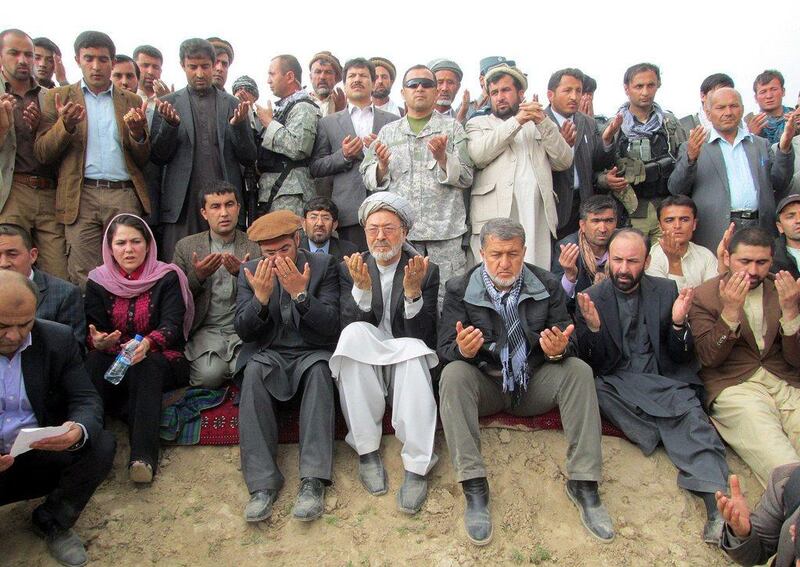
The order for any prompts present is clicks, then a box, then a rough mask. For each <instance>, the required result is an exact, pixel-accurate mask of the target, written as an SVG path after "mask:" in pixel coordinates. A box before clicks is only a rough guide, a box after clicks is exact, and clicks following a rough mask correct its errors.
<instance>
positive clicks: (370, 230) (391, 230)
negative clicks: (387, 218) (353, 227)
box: [364, 224, 400, 236]
mask: <svg viewBox="0 0 800 567" xmlns="http://www.w3.org/2000/svg"><path fill="white" fill-rule="evenodd" d="M398 230H400V227H399V226H394V225H391V224H389V225H386V226H368V227H366V228H364V232H366V233H367V234H369V235H370V236H378V233H379V232H381V231H383V235H384V236H394V235H395V234H397V231H398Z"/></svg>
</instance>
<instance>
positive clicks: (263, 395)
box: [239, 361, 336, 494]
mask: <svg viewBox="0 0 800 567" xmlns="http://www.w3.org/2000/svg"><path fill="white" fill-rule="evenodd" d="M257 366H258V363H254V362H253V361H251V362H250V363H248V365H247V366H246V367H245V369H244V378H243V380H242V396H241V401H240V403H239V435H240V438H239V450H240V453H241V458H242V474H243V475H244V481H245V483H246V484H247V490H248V491H249V492H250V494H252V493H254V492H256V491H257V490H267V489H272V490H280V488H281V487H282V486H283V474H282V473H281V471H280V469H278V462H277V457H278V421H277V419H276V417H275V404H276V401H275V398H273V397H272V396H271V395H270V393H269V391H268V390H267V388H266V386H265V384H264V378H263V373H262V371H261V369H259V368H257ZM297 395H300V396H302V399H301V401H300V478H308V477H314V478H320V479H322V480H324V481H330V479H331V477H332V474H333V471H332V467H333V430H334V418H335V412H336V407H335V405H334V398H333V379H332V378H331V370H330V368H329V367H328V363H327V362H325V361H320V362H316V363H314V364H313V365H312V366H311V367H310V368H309V369H308V370H306V371H305V372H304V373H303V376H302V378H301V379H300V385H299V387H298V389H297Z"/></svg>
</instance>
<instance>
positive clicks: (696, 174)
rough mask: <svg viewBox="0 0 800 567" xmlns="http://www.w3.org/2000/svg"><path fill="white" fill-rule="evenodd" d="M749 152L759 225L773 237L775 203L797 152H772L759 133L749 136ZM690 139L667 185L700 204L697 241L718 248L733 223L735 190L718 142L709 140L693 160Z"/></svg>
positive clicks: (745, 145) (676, 193) (747, 147)
mask: <svg viewBox="0 0 800 567" xmlns="http://www.w3.org/2000/svg"><path fill="white" fill-rule="evenodd" d="M742 143H743V144H744V149H745V153H746V154H747V159H748V161H749V162H750V173H751V175H752V176H753V183H754V184H755V187H756V191H757V192H758V224H759V226H761V228H763V229H765V230H767V231H768V232H769V233H770V234H772V235H773V236H777V229H776V228H775V204H776V203H777V202H778V201H779V200H780V199H782V198H783V197H784V195H785V193H786V188H787V187H788V185H789V181H790V180H791V177H792V171H793V170H794V152H789V153H788V154H784V153H783V152H781V151H780V150H778V151H777V152H776V153H773V152H772V148H770V145H769V142H768V141H767V140H765V139H764V138H761V137H759V136H753V138H752V139H749V138H748V139H745V140H744V142H742ZM687 144H688V142H684V143H683V144H681V148H680V155H679V156H678V161H677V163H676V164H675V170H674V171H673V172H672V175H670V177H669V182H668V184H667V186H668V187H669V192H670V193H672V194H673V195H689V196H690V197H691V198H692V199H694V202H695V203H696V204H697V217H698V223H697V230H696V231H695V232H694V239H693V240H694V242H695V244H699V245H700V246H705V247H706V248H708V249H709V250H716V249H717V245H718V244H719V241H720V240H721V239H722V235H723V233H724V232H725V229H726V228H728V225H729V224H730V212H731V207H730V202H731V192H730V187H729V186H728V174H727V170H726V168H725V160H724V158H723V157H722V150H720V148H719V145H718V143H717V142H716V141H714V142H711V143H709V142H706V143H705V144H704V145H703V149H702V150H701V151H700V155H699V156H698V158H697V161H696V162H695V163H693V164H690V163H689V158H688V157H687V156H686V148H687Z"/></svg>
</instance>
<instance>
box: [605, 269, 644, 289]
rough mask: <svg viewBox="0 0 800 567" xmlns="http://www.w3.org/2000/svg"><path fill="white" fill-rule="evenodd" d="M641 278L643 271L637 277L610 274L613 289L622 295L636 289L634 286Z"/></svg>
mask: <svg viewBox="0 0 800 567" xmlns="http://www.w3.org/2000/svg"><path fill="white" fill-rule="evenodd" d="M621 276H622V277H621ZM642 277H644V270H642V271H641V272H639V275H637V276H635V277H634V276H632V275H631V274H618V273H615V272H611V281H612V282H613V283H614V287H615V288H617V289H618V290H620V291H621V292H623V293H628V292H629V291H632V290H634V289H636V286H638V285H639V282H640V281H642Z"/></svg>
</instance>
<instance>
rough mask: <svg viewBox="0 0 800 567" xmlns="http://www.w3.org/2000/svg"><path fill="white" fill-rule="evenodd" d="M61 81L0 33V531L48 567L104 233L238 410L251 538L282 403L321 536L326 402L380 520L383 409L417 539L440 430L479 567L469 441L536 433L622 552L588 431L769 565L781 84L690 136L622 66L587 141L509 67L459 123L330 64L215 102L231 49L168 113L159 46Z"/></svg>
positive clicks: (426, 84) (111, 55)
mask: <svg viewBox="0 0 800 567" xmlns="http://www.w3.org/2000/svg"><path fill="white" fill-rule="evenodd" d="M74 56H75V61H76V63H77V64H78V66H79V67H80V69H81V74H82V77H81V79H80V80H79V81H76V82H73V83H69V82H68V81H67V79H66V74H65V71H64V66H63V63H62V59H61V57H62V56H61V51H60V50H59V48H58V46H56V45H55V44H54V43H53V42H52V41H50V40H48V39H47V38H35V39H34V38H31V37H30V36H29V35H28V34H26V33H25V32H23V31H21V30H16V29H10V30H5V31H3V32H0V61H1V63H2V70H0V78H2V80H0V268H3V269H6V270H9V271H11V272H17V273H18V275H17V276H14V275H13V274H8V273H5V272H0V295H2V298H1V299H2V301H0V355H1V356H0V386H1V387H2V389H0V401H2V402H3V403H2V408H3V410H2V415H3V417H4V419H2V420H0V504H4V503H6V502H10V501H16V500H20V499H25V498H30V497H32V496H35V495H41V494H46V495H47V499H46V500H45V501H44V503H43V504H42V505H41V506H40V507H38V508H37V509H36V511H35V512H34V525H35V526H36V527H37V529H38V530H39V531H41V532H42V533H43V534H44V536H45V537H46V539H47V542H48V548H49V549H50V551H51V553H52V554H53V555H54V556H55V557H57V558H58V559H59V560H60V561H62V562H63V563H64V564H68V565H82V564H84V563H85V562H86V561H87V557H86V554H85V550H84V548H83V545H82V543H81V542H80V539H79V538H78V537H77V536H76V535H75V534H74V533H73V532H72V530H71V527H72V525H73V524H74V523H75V520H76V519H77V517H78V515H79V513H80V511H81V510H82V509H83V507H84V506H85V505H86V503H87V502H88V500H89V497H90V496H91V493H92V492H93V491H94V489H95V488H96V487H97V485H99V483H100V482H101V481H102V479H103V478H104V476H105V475H106V474H107V472H108V470H109V468H110V466H111V456H113V452H114V444H113V439H112V438H111V437H110V436H109V435H108V434H107V433H106V432H104V431H103V429H102V420H103V410H102V404H101V403H100V399H99V397H98V396H97V394H96V392H94V391H93V386H92V384H91V382H89V381H88V379H87V378H86V376H85V372H84V370H83V369H82V366H81V365H82V362H81V357H82V353H83V349H84V347H85V344H86V332H87V329H86V321H85V316H84V311H83V308H82V299H81V293H82V290H83V289H84V288H85V286H86V280H87V274H88V273H89V271H90V270H92V269H93V268H95V267H96V266H97V265H98V264H99V263H100V257H101V253H100V251H101V244H102V239H103V235H104V231H105V228H106V226H107V225H108V223H109V221H110V220H111V219H112V218H114V217H115V216H116V215H118V214H120V213H130V214H134V215H139V216H143V217H145V218H146V219H147V222H148V224H149V225H150V226H151V227H152V228H153V231H154V232H155V234H156V237H157V240H158V243H159V244H158V250H159V252H160V254H161V256H162V257H163V259H164V260H165V261H169V262H174V263H175V264H176V265H177V266H178V267H179V268H180V269H181V270H183V272H185V274H186V276H187V278H188V284H189V288H190V290H191V292H192V295H193V301H194V304H195V305H194V313H195V317H194V322H193V325H192V330H191V334H190V336H189V341H188V342H187V344H186V348H185V352H184V355H185V357H186V359H187V360H188V361H189V363H190V368H191V371H190V383H191V385H192V386H194V387H197V388H206V389H214V388H219V387H220V386H221V385H222V384H223V383H224V382H225V381H227V380H231V379H233V380H234V381H235V382H236V383H237V384H238V385H239V386H240V387H241V400H240V405H239V411H240V442H241V459H242V473H243V476H244V479H245V483H246V485H247V490H248V492H249V494H250V498H249V501H248V503H247V505H246V507H245V510H244V515H245V519H246V520H247V521H249V522H258V521H263V520H265V519H267V518H268V517H269V516H270V515H271V512H272V505H273V503H274V502H275V500H276V498H277V494H278V491H279V490H280V489H281V488H282V485H283V475H282V474H281V472H280V470H279V469H278V467H277V460H276V456H277V451H278V446H277V439H278V425H277V419H276V414H275V411H276V409H275V408H276V402H287V401H289V400H292V399H296V398H298V397H299V398H300V410H299V411H300V417H299V419H300V478H301V484H300V487H299V489H298V495H297V499H296V502H295V505H294V509H293V515H294V517H295V518H297V519H299V520H301V521H311V520H315V519H317V518H319V517H320V516H321V515H322V513H323V510H324V495H325V487H326V486H327V485H329V484H330V483H331V480H332V478H333V429H334V427H333V425H334V416H335V411H336V407H335V404H336V397H335V396H334V388H335V389H337V390H338V398H339V404H340V406H341V407H340V409H341V412H342V414H343V415H344V418H345V420H346V422H347V426H348V435H347V442H348V444H349V445H350V446H351V447H353V449H354V450H355V451H356V453H357V454H358V458H359V478H360V481H361V483H362V484H363V485H364V487H365V488H366V490H367V491H368V492H369V493H370V494H373V495H381V494H385V493H386V492H387V491H388V490H389V479H388V475H387V472H386V470H385V468H384V466H383V461H382V458H381V448H380V444H381V435H382V422H383V415H384V413H385V411H386V404H387V403H388V404H389V405H390V406H391V407H392V410H391V411H392V425H393V426H394V429H395V432H396V435H397V437H398V439H399V440H400V441H401V443H402V451H401V456H402V462H403V467H404V477H403V480H402V483H401V485H400V487H399V489H398V490H397V495H396V498H397V505H398V508H399V509H400V510H401V511H403V512H405V513H408V514H416V513H418V512H419V511H420V510H421V509H422V507H423V505H424V502H425V499H426V496H427V489H428V480H427V478H428V475H429V473H430V471H431V469H432V468H433V467H435V466H436V463H437V460H438V456H437V455H436V453H435V452H434V437H435V432H436V426H437V419H441V423H442V425H443V428H444V436H445V439H446V442H447V446H448V449H449V453H450V456H451V459H452V462H453V467H454V470H455V474H456V477H457V480H458V481H459V482H460V483H461V485H462V487H463V492H464V496H465V499H466V507H465V514H464V523H465V529H466V533H467V536H468V537H469V539H470V540H471V541H472V542H473V543H475V544H476V545H485V544H487V543H489V542H490V540H491V539H492V536H493V524H492V520H491V514H490V507H489V484H488V481H487V476H488V473H487V469H486V466H485V464H484V461H483V459H482V457H481V443H480V427H479V418H480V417H481V416H485V415H491V414H494V413H497V412H500V411H506V412H509V413H511V414H513V415H518V416H532V415H539V414H542V413H545V412H547V411H550V410H551V409H553V408H556V407H557V408H558V409H559V410H560V414H561V420H562V423H563V428H564V433H565V436H566V437H567V440H568V450H567V455H566V459H567V462H566V476H567V482H566V491H567V494H568V496H569V497H570V499H571V500H572V501H573V502H574V503H575V505H576V507H577V509H578V511H579V513H580V518H581V521H582V522H583V524H584V526H585V527H586V528H587V530H588V532H589V533H590V534H591V535H592V536H594V537H596V538H597V539H598V540H600V541H603V542H610V541H611V540H613V539H614V528H613V520H612V518H611V515H610V514H609V513H608V511H607V509H606V507H605V505H604V504H603V502H602V501H601V499H600V492H599V488H598V487H599V483H600V482H601V481H602V454H601V442H600V439H601V427H600V420H601V416H602V417H604V418H605V419H607V420H608V421H610V422H611V423H613V424H614V425H616V426H617V427H618V428H619V429H621V430H622V431H623V433H624V434H625V435H626V437H627V438H628V439H630V440H631V442H633V443H635V444H636V445H637V446H638V447H639V448H640V449H641V450H642V451H643V453H645V454H646V455H649V454H651V453H652V452H653V451H654V450H655V449H656V447H658V446H659V445H663V447H664V448H665V450H666V452H667V454H668V456H669V458H670V459H671V461H672V462H673V463H674V464H675V467H676V468H677V470H678V480H677V482H678V485H679V486H680V487H682V488H684V489H686V490H688V491H690V492H691V493H692V494H694V495H696V496H697V497H698V498H700V499H701V500H702V501H703V504H704V506H705V509H706V512H707V522H706V524H705V526H704V529H703V536H702V537H703V540H704V541H706V542H709V543H715V544H721V545H722V547H723V549H725V550H726V551H727V552H728V553H730V554H731V556H732V557H734V558H735V559H737V560H739V558H742V557H745V556H746V557H754V556H758V553H760V551H759V552H758V553H757V552H756V551H757V550H756V548H757V547H758V545H759V544H758V541H756V540H758V538H759V537H760V538H768V537H772V538H773V540H775V541H777V539H778V538H779V536H780V538H782V539H783V538H788V537H789V534H788V530H786V533H785V534H784V533H783V532H780V526H781V525H782V523H783V522H785V521H789V520H790V519H793V518H796V514H795V510H796V509H797V504H800V477H798V478H797V479H796V481H795V482H794V484H792V483H791V482H788V483H787V481H786V479H790V480H791V479H793V478H795V476H797V475H794V476H792V475H793V473H792V472H791V471H790V472H786V469H785V468H782V467H785V466H787V465H792V464H795V463H800V409H799V408H800V377H799V376H800V338H798V330H800V306H799V302H800V279H798V278H800V273H799V271H800V270H798V266H799V264H798V262H799V261H800V194H798V193H799V190H800V179H798V174H797V173H795V169H796V168H795V163H794V162H795V158H796V153H797V152H798V148H800V144H798V140H800V137H796V135H797V134H798V133H800V110H794V109H793V108H789V107H787V106H784V105H783V99H784V96H785V90H784V79H783V76H782V75H781V74H780V73H779V72H778V71H775V70H767V71H765V72H764V73H761V74H760V75H758V76H757V77H756V78H755V80H754V83H753V91H754V96H755V101H756V102H757V104H758V106H759V109H760V112H759V113H757V114H756V113H753V114H750V115H748V116H744V110H743V100H742V95H741V94H740V92H739V91H737V90H736V89H735V88H734V83H733V81H732V80H731V78H730V77H729V76H727V75H725V74H723V73H715V74H712V75H710V76H709V77H708V78H707V79H706V80H704V81H703V83H702V84H701V86H700V104H701V107H700V110H699V112H698V113H697V114H696V115H692V116H687V117H685V118H682V119H678V118H677V117H675V116H674V115H673V114H671V113H670V112H668V111H666V110H664V109H663V108H662V107H661V105H660V104H659V103H657V102H656V95H657V92H658V89H659V87H660V86H661V78H660V71H659V68H658V67H657V66H656V65H653V64H651V63H640V64H635V65H632V66H631V67H630V68H629V69H628V70H627V71H626V72H625V75H624V77H623V85H624V95H625V97H626V98H627V100H626V102H625V103H624V104H622V105H621V106H620V108H619V110H618V111H617V112H616V113H615V114H614V115H613V116H611V117H609V118H605V117H601V116H595V114H594V109H593V100H592V97H593V93H594V90H595V89H596V88H597V83H596V81H594V79H592V78H591V77H589V76H588V75H586V74H584V73H583V72H581V71H580V70H579V69H575V68H567V69H562V70H558V71H556V72H554V73H553V74H552V76H551V77H550V80H549V82H548V88H547V99H548V102H549V104H547V105H545V104H544V102H543V101H542V102H540V101H539V100H538V97H537V96H536V95H531V93H528V92H527V91H528V78H527V75H526V73H525V72H524V71H523V70H521V69H519V68H518V67H517V65H516V63H515V62H514V61H513V60H510V59H507V58H506V57H501V56H492V57H486V58H484V59H482V60H481V61H480V83H481V87H482V89H483V92H482V93H481V96H480V97H479V98H478V99H477V100H475V101H472V100H470V97H469V94H468V93H467V92H466V91H465V92H464V93H463V94H462V96H461V102H460V104H458V102H457V101H458V100H459V98H458V95H459V91H460V90H461V82H462V79H463V72H462V69H461V67H460V66H459V65H458V64H457V63H456V62H454V61H451V60H448V59H443V58H439V59H434V60H433V61H431V62H430V63H429V64H428V65H414V66H412V67H410V68H409V69H407V70H406V71H405V72H404V73H403V74H402V76H400V75H398V73H397V70H396V69H395V67H394V65H393V64H392V63H391V61H389V60H388V59H387V58H385V57H373V58H369V59H368V58H362V57H358V58H353V59H350V60H348V61H346V62H345V63H344V65H342V64H341V63H340V61H339V59H338V58H337V57H335V56H334V55H333V54H332V53H331V52H329V51H322V52H320V53H317V54H316V55H315V56H314V57H313V58H312V60H311V61H310V64H309V67H308V73H309V76H310V85H311V88H310V89H306V88H305V87H304V86H303V72H304V69H303V68H302V66H301V65H300V63H299V62H298V60H297V59H296V58H295V57H294V56H292V55H288V54H284V55H277V56H275V57H273V58H272V59H271V60H270V61H269V69H268V78H267V82H268V84H269V87H270V89H271V91H272V94H273V95H274V96H275V97H276V98H277V99H278V101H277V103H275V104H274V105H272V104H271V103H269V102H266V103H264V104H258V103H257V101H258V100H259V98H260V94H259V90H258V86H257V84H256V82H255V81H254V80H253V79H251V78H250V77H248V76H242V77H239V78H238V79H236V80H235V81H233V82H232V83H231V87H230V88H229V91H230V92H229V91H226V85H228V69H229V66H230V64H231V63H232V62H233V60H234V49H233V46H232V45H231V43H230V42H228V41H225V40H223V39H221V38H217V37H212V38H208V39H200V38H192V39H187V40H186V41H184V42H183V43H181V45H180V49H179V58H180V65H181V69H182V70H183V71H184V73H185V75H186V82H187V86H186V87H185V88H182V89H179V90H174V88H170V87H168V86H167V85H166V84H165V83H164V82H163V81H162V80H161V74H162V63H163V56H162V53H161V51H159V50H158V49H157V48H155V47H153V46H149V45H143V46H140V47H138V48H136V49H135V50H134V52H133V54H132V57H127V56H124V55H120V54H117V53H116V50H115V46H114V43H113V41H112V40H111V38H110V37H109V36H108V35H106V34H104V33H102V32H95V31H87V32H83V33H81V34H80V35H79V36H78V37H77V39H76V40H75V44H74ZM53 77H55V82H54V80H53ZM398 78H400V83H401V93H402V98H403V101H402V103H401V104H398V103H397V102H395V101H392V100H391V99H390V97H389V94H390V92H391V90H392V86H393V84H394V82H395V81H396V80H397V79H398ZM339 84H341V85H342V86H341V87H338V86H337V85H339ZM245 229H246V232H245ZM131 277H134V276H133V275H131ZM34 314H35V318H36V319H34ZM46 321H50V322H55V323H61V324H64V325H67V326H68V327H69V329H65V328H64V327H61V326H59V325H54V324H52V323H48V322H46ZM73 337H74V340H73ZM23 377H24V381H23ZM437 388H438V397H439V400H438V404H437V401H436V396H435V390H436V389H437ZM45 392H48V396H47V398H46V399H44V393H45ZM52 392H56V395H50V393H52ZM22 400H24V401H25V403H24V404H23V403H22ZM6 417H7V418H6ZM64 422H66V423H67V424H68V425H69V428H68V432H67V433H64V434H62V435H60V436H58V437H53V438H50V439H45V440H44V441H41V442H39V444H38V446H36V447H35V448H36V449H37V450H36V451H33V452H31V453H32V455H29V456H28V457H25V456H24V455H23V456H22V457H20V458H19V459H17V461H19V462H17V461H15V459H14V458H12V457H10V455H8V454H7V453H8V452H9V450H10V448H11V446H12V444H13V441H14V438H15V437H16V435H17V433H18V432H19V430H20V429H21V428H23V427H32V426H33V427H35V426H37V425H38V426H45V425H61V424H62V423H64ZM723 441H724V442H725V443H727V444H728V446H729V447H731V448H732V449H733V450H735V451H736V452H737V453H738V455H739V456H740V457H742V459H743V460H744V461H745V462H746V463H747V464H748V465H749V466H750V467H751V468H752V470H753V472H754V473H755V475H756V476H757V478H758V479H759V481H760V482H761V483H762V484H764V485H765V486H767V483H768V482H769V483H770V486H771V485H772V484H774V482H780V483H781V488H782V489H783V484H786V486H787V488H786V490H787V491H788V492H787V493H790V494H791V495H793V496H795V497H796V502H795V504H794V507H791V506H789V507H786V508H785V510H783V511H782V512H781V514H783V516H782V520H781V522H778V524H777V525H778V530H779V533H773V532H770V531H769V530H768V529H766V528H763V529H762V527H763V525H762V524H758V529H755V528H754V529H751V527H750V523H749V520H748V521H746V522H745V521H744V518H745V516H748V517H749V511H748V510H747V507H746V503H745V504H742V496H741V494H740V493H739V489H738V482H736V481H735V479H734V480H732V481H731V486H730V492H731V494H730V495H726V493H727V492H728V483H729V470H728V466H727V463H726V460H725V451H726V449H725V444H724V443H723ZM48 452H49V453H48ZM773 471H775V474H777V473H778V471H780V475H781V476H780V477H779V480H775V479H776V478H778V477H775V476H774V475H773ZM771 475H773V477H772V480H771ZM784 500H786V499H785V498H784ZM793 502H794V501H793ZM792 521H793V520H792ZM754 526H756V524H754ZM773 531H774V530H773ZM754 541H755V543H754ZM783 544H785V545H784V548H785V549H784V552H785V553H793V551H792V544H791V541H788V540H787V541H782V545H783ZM787 546H788V547H787ZM743 549H747V550H749V551H748V553H744V552H743V551H742V550H743ZM759 549H760V548H759ZM737 550H738V551H737ZM787 550H788V551H787ZM742 561H745V560H744V559H742Z"/></svg>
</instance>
